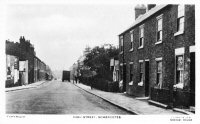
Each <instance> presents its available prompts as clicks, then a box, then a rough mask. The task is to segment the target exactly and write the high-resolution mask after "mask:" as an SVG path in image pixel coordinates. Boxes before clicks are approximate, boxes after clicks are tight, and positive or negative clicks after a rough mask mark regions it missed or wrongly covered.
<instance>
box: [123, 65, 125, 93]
mask: <svg viewBox="0 0 200 124" xmlns="http://www.w3.org/2000/svg"><path fill="white" fill-rule="evenodd" d="M125 91H126V65H125V64H124V65H123V92H125Z"/></svg>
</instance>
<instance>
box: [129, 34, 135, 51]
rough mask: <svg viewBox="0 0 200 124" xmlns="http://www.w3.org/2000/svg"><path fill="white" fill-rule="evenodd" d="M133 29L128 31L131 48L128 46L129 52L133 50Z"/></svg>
mask: <svg viewBox="0 0 200 124" xmlns="http://www.w3.org/2000/svg"><path fill="white" fill-rule="evenodd" d="M133 32H134V30H131V31H130V39H131V40H130V41H131V48H130V50H129V51H130V52H131V51H133V41H134V34H133Z"/></svg>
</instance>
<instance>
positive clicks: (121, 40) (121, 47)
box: [120, 36, 124, 52]
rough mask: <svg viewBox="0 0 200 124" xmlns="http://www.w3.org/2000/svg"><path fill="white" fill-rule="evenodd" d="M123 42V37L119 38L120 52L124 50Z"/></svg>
mask: <svg viewBox="0 0 200 124" xmlns="http://www.w3.org/2000/svg"><path fill="white" fill-rule="evenodd" d="M123 46H124V40H123V36H121V37H120V50H121V52H122V51H123V50H124V47H123Z"/></svg>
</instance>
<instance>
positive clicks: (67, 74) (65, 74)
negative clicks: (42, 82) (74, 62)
mask: <svg viewBox="0 0 200 124" xmlns="http://www.w3.org/2000/svg"><path fill="white" fill-rule="evenodd" d="M66 80H67V81H69V82H70V71H66V70H63V73H62V82H64V81H66Z"/></svg>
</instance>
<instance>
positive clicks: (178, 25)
mask: <svg viewBox="0 0 200 124" xmlns="http://www.w3.org/2000/svg"><path fill="white" fill-rule="evenodd" d="M181 20H183V22H182V23H181ZM181 27H182V28H181ZM184 30H185V5H184V4H179V5H178V9H177V19H176V33H175V34H174V36H178V35H180V34H183V33H184Z"/></svg>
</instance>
